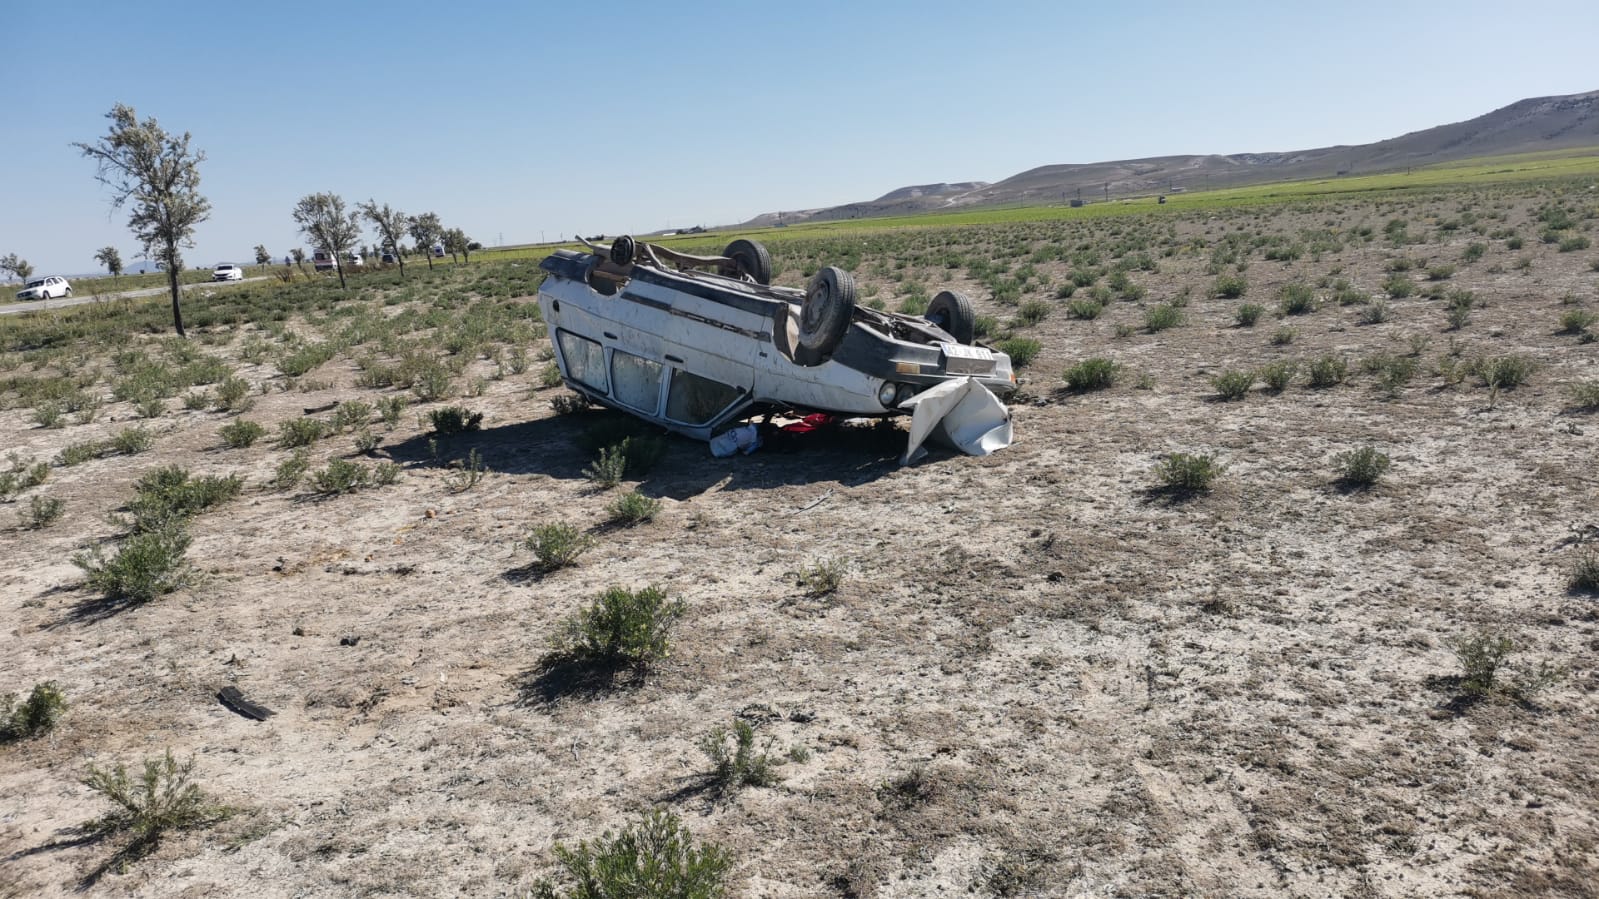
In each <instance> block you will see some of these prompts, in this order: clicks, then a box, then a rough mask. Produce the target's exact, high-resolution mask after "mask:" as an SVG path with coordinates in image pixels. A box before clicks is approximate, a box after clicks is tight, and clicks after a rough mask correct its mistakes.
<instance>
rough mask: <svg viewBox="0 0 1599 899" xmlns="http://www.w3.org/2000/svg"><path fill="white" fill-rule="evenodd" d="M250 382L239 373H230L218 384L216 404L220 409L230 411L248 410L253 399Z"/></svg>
mask: <svg viewBox="0 0 1599 899" xmlns="http://www.w3.org/2000/svg"><path fill="white" fill-rule="evenodd" d="M249 397H250V382H249V381H246V380H245V379H243V378H241V377H239V376H238V375H228V376H227V377H226V378H223V379H222V380H221V382H219V383H218V384H217V396H216V404H217V408H218V409H225V410H227V411H229V412H243V411H245V410H247V409H248V408H249V407H250V405H251V401H250V399H249Z"/></svg>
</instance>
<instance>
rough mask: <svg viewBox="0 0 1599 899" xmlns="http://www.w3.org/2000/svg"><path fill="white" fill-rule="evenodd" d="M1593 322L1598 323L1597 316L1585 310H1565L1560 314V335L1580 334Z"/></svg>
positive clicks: (1598, 318)
mask: <svg viewBox="0 0 1599 899" xmlns="http://www.w3.org/2000/svg"><path fill="white" fill-rule="evenodd" d="M1595 321H1599V316H1595V315H1594V314H1593V313H1592V312H1589V311H1588V310H1586V309H1567V310H1566V311H1565V312H1562V313H1560V333H1562V334H1581V333H1582V332H1584V331H1586V330H1588V329H1589V328H1590V327H1592V326H1593V323H1594V322H1595Z"/></svg>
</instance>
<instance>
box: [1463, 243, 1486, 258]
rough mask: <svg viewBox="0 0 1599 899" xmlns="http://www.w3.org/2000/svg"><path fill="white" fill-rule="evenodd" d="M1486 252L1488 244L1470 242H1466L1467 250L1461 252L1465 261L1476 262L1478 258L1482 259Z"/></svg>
mask: <svg viewBox="0 0 1599 899" xmlns="http://www.w3.org/2000/svg"><path fill="white" fill-rule="evenodd" d="M1486 252H1488V245H1487V244H1485V243H1468V244H1466V249H1465V252H1463V253H1461V254H1460V258H1461V260H1462V261H1464V262H1468V263H1469V262H1476V261H1477V260H1479V259H1481V258H1482V256H1483V254H1484V253H1486Z"/></svg>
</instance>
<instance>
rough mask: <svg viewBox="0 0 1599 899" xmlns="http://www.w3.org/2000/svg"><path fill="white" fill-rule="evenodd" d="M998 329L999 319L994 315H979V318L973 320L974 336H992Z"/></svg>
mask: <svg viewBox="0 0 1599 899" xmlns="http://www.w3.org/2000/svg"><path fill="white" fill-rule="evenodd" d="M998 330H999V319H997V318H995V317H994V316H992V315H979V316H977V320H976V321H974V322H972V336H974V337H981V338H984V339H986V338H989V337H992V336H993V335H994V334H995V332H997V331H998Z"/></svg>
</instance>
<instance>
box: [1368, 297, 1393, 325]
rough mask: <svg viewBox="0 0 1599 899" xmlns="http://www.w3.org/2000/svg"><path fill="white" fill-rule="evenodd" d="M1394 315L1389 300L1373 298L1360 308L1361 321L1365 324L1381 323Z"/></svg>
mask: <svg viewBox="0 0 1599 899" xmlns="http://www.w3.org/2000/svg"><path fill="white" fill-rule="evenodd" d="M1393 317H1394V315H1393V310H1391V309H1389V308H1388V301H1387V300H1372V301H1371V302H1370V303H1368V304H1367V305H1366V306H1365V307H1364V308H1362V309H1361V310H1360V323H1361V324H1363V325H1380V324H1382V323H1383V322H1385V321H1388V320H1389V319H1391V318H1393Z"/></svg>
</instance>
